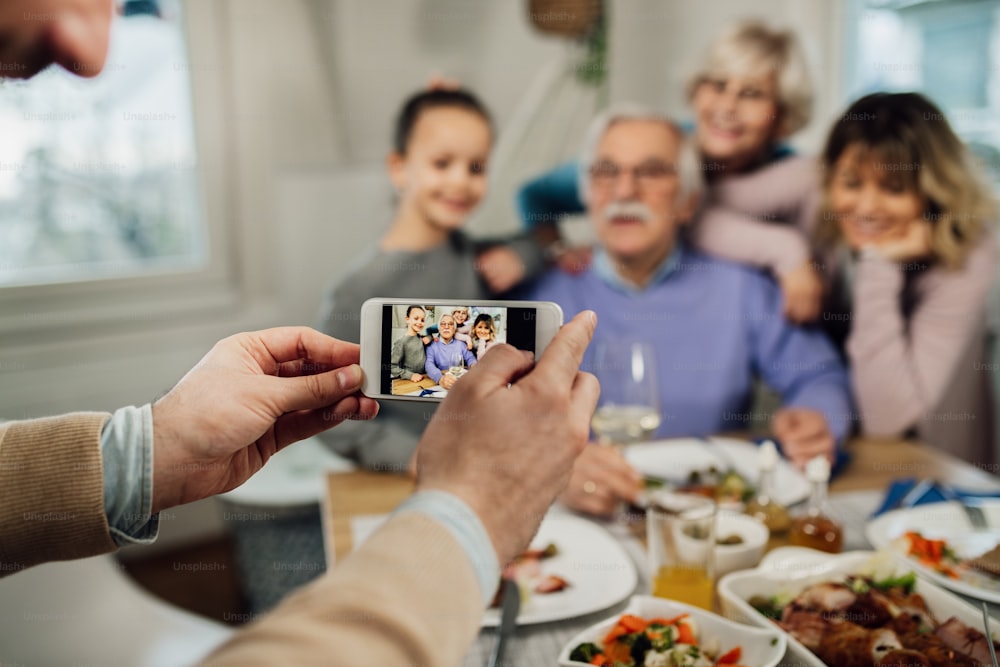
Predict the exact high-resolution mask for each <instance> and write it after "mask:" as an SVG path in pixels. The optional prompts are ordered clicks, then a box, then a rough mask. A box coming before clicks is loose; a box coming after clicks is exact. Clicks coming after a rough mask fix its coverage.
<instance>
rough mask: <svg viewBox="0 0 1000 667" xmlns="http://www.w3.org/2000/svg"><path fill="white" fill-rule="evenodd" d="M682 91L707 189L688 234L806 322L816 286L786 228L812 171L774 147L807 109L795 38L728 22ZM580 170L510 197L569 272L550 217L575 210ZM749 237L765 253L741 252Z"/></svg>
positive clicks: (572, 266) (799, 212)
mask: <svg viewBox="0 0 1000 667" xmlns="http://www.w3.org/2000/svg"><path fill="white" fill-rule="evenodd" d="M687 96H688V101H689V103H690V104H691V108H692V110H693V111H694V126H693V128H692V134H693V135H694V137H695V140H696V143H697V145H698V150H699V152H700V153H701V159H702V167H703V169H704V175H705V179H706V181H707V185H708V188H707V190H706V192H705V197H704V201H703V203H702V208H701V210H700V211H699V214H698V220H697V224H696V225H694V226H693V229H692V233H691V239H690V240H691V241H692V242H693V243H694V245H695V246H697V247H699V248H700V249H702V250H704V251H706V252H708V253H709V254H713V255H718V256H720V257H725V258H727V259H732V260H734V261H739V262H755V263H758V264H762V265H764V266H766V267H767V268H770V269H771V270H772V271H773V272H774V274H775V276H776V278H777V279H778V281H779V283H780V285H781V288H782V292H783V295H784V297H785V312H786V315H787V316H788V317H789V318H790V319H793V320H795V321H807V320H811V319H815V318H816V316H817V315H818V314H819V306H820V297H821V287H822V283H821V280H820V277H819V274H818V273H817V272H816V270H815V269H814V268H813V267H812V264H811V261H810V260H811V259H812V258H811V256H810V248H809V244H808V243H807V240H806V238H805V236H804V235H803V234H802V233H801V231H799V230H797V229H795V228H794V227H799V228H800V229H801V228H804V227H805V226H806V221H808V220H810V219H811V218H812V217H813V215H814V214H815V212H816V208H817V205H818V194H819V185H818V177H817V174H816V170H815V167H814V164H813V161H812V160H811V159H808V158H804V157H798V156H795V155H793V154H792V152H791V151H790V150H789V148H788V147H787V146H786V145H785V144H784V143H782V142H783V141H784V140H785V139H787V138H788V137H789V136H791V135H792V134H794V133H795V132H797V131H798V130H800V129H801V128H803V127H805V126H806V125H807V124H808V122H809V118H810V115H811V112H812V85H811V82H810V79H809V73H808V68H807V66H806V62H805V58H804V56H803V54H802V49H801V47H800V46H799V43H798V40H797V39H796V38H795V35H794V34H793V33H791V32H789V31H782V30H776V29H773V28H771V27H769V26H767V25H765V24H763V23H760V22H758V21H744V22H740V23H737V24H735V25H733V26H732V27H731V28H729V29H728V30H726V31H725V32H723V33H722V34H721V35H720V36H719V37H718V38H717V39H716V40H715V41H714V42H713V43H712V44H711V45H710V47H709V49H708V51H707V53H706V55H705V58H704V61H703V62H702V63H701V65H700V66H699V67H698V68H697V69H696V71H695V73H694V75H693V76H692V77H691V79H690V81H689V83H688V87H687ZM580 176H581V174H580V173H579V168H578V165H577V164H576V163H570V164H567V165H563V166H561V167H558V168H557V169H555V170H554V171H552V172H550V173H548V174H545V175H543V176H541V177H540V178H538V179H535V180H533V181H531V182H529V183H528V184H527V185H525V186H524V187H523V188H522V189H521V191H520V192H519V193H518V202H517V203H518V208H519V210H520V213H521V217H522V219H523V221H524V225H525V228H527V229H530V230H533V233H534V234H535V235H536V237H537V238H538V239H539V240H540V241H541V242H542V243H543V244H548V246H549V255H550V256H552V257H554V258H556V259H557V260H558V263H559V265H560V267H562V268H564V269H565V270H569V271H571V272H573V271H578V270H580V269H582V268H585V266H586V262H587V259H586V258H587V252H586V251H585V250H584V251H581V250H580V249H574V250H566V249H565V248H564V247H563V246H562V243H561V241H560V240H559V237H558V228H557V226H556V222H555V221H557V220H558V218H559V217H560V216H562V215H564V214H568V213H570V214H571V213H582V212H583V211H584V206H583V203H582V201H581V200H580V195H579V189H578V178H579V177H580ZM776 222H777V223H786V224H783V225H782V224H773V223H776ZM789 225H792V226H791V227H790V226H789ZM748 240H749V241H750V242H753V243H754V246H755V247H757V248H765V249H766V253H765V254H764V255H763V256H760V255H759V254H758V253H754V254H750V253H747V252H746V250H745V247H746V244H747V242H748Z"/></svg>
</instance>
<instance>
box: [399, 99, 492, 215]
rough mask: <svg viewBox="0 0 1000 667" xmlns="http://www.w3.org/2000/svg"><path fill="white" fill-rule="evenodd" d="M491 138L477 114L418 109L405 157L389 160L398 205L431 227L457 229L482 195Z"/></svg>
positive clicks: (484, 186)
mask: <svg viewBox="0 0 1000 667" xmlns="http://www.w3.org/2000/svg"><path fill="white" fill-rule="evenodd" d="M491 141H492V136H491V134H490V127H489V125H488V124H487V122H486V120H484V119H483V117H482V116H480V115H479V114H476V113H474V112H471V111H468V110H466V109H461V108H455V107H441V108H436V109H428V110H426V111H424V112H423V113H421V114H420V117H419V118H418V119H417V122H416V124H415V125H414V127H413V132H412V134H411V136H410V143H409V145H408V146H407V148H406V155H399V154H397V153H393V154H392V155H391V156H390V158H389V176H390V178H391V179H392V182H393V185H395V187H396V190H397V191H398V192H399V195H400V205H401V206H403V207H411V208H412V211H413V212H414V213H416V214H417V215H418V216H419V217H420V218H421V219H422V220H424V221H425V222H426V223H427V224H429V225H431V226H432V227H435V228H437V229H441V230H449V231H450V230H453V229H458V228H460V227H461V226H462V225H464V224H465V221H466V219H467V218H468V217H469V214H470V213H472V211H473V210H474V209H475V208H476V206H477V205H478V204H479V202H480V201H481V200H482V198H483V196H484V195H485V194H486V164H487V160H488V159H489V154H490V143H491Z"/></svg>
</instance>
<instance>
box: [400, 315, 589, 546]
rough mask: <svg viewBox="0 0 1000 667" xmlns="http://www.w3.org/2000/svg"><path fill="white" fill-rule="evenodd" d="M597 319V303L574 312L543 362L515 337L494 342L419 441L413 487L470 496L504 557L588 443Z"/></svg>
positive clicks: (526, 536) (532, 527)
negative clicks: (589, 357) (591, 349)
mask: <svg viewBox="0 0 1000 667" xmlns="http://www.w3.org/2000/svg"><path fill="white" fill-rule="evenodd" d="M596 322H597V316H596V315H595V314H594V313H593V312H591V311H585V312H583V313H580V314H579V315H577V316H576V317H575V318H573V320H572V321H571V322H569V323H568V324H567V325H566V326H564V327H562V329H561V330H560V331H559V333H558V334H556V336H555V338H554V339H553V340H552V342H551V344H549V345H548V348H547V349H546V350H545V352H544V353H543V354H542V355H541V358H540V359H539V360H538V362H537V363H535V361H534V357H533V355H531V354H530V353H528V352H524V351H520V350H516V349H514V348H513V347H511V346H509V345H499V346H497V347H496V348H495V349H494V350H491V351H490V353H489V354H488V355H486V356H485V357H484V358H483V361H482V362H481V363H478V364H476V366H475V367H473V368H471V369H469V371H468V373H466V374H465V375H464V376H463V377H462V386H463V387H464V390H463V391H460V392H452V393H450V394H448V397H447V398H446V399H445V400H444V402H443V403H442V404H441V406H440V408H439V409H438V410H437V412H436V413H435V415H434V418H433V419H432V420H431V422H430V424H429V425H428V426H427V430H426V431H425V432H424V435H423V437H422V438H421V440H420V445H419V447H418V448H417V463H416V470H417V488H418V489H421V490H427V489H436V490H441V491H447V492H449V493H452V494H454V495H456V496H458V497H459V498H461V499H462V500H463V501H465V502H466V503H467V504H468V505H469V506H470V507H471V508H472V509H473V510H474V511H475V512H476V514H478V515H479V517H480V519H481V520H482V522H483V525H484V526H485V528H486V531H487V532H488V533H489V535H490V538H491V540H492V541H493V546H494V548H495V549H496V552H497V557H498V558H499V560H500V562H501V563H506V562H508V561H510V560H511V559H512V558H513V557H514V556H515V555H517V554H518V553H519V552H520V551H521V550H522V549H524V547H526V546H527V544H528V542H529V541H530V540H531V537H532V535H534V534H535V531H536V530H537V529H538V524H539V523H540V522H541V520H542V517H543V516H544V515H545V513H546V511H548V508H549V506H550V505H551V504H552V501H553V500H554V499H555V497H556V496H557V495H558V494H559V493H560V492H561V491H562V489H563V488H564V487H565V486H566V482H567V481H568V480H569V475H570V471H571V469H572V466H573V461H574V460H575V459H576V457H577V456H578V455H579V454H580V452H581V451H582V450H583V448H584V446H585V445H586V444H587V438H588V437H589V435H590V417H591V415H592V414H593V413H594V408H595V407H596V405H597V397H598V394H599V393H600V387H599V385H598V383H597V378H595V377H594V376H593V375H591V374H589V373H583V372H581V371H580V370H579V368H580V363H581V361H582V359H583V354H584V351H585V350H586V349H587V345H588V344H589V343H590V339H591V337H592V336H593V333H594V327H595V325H596ZM515 417H516V418H515ZM539 442H544V443H545V446H544V447H538V443H539Z"/></svg>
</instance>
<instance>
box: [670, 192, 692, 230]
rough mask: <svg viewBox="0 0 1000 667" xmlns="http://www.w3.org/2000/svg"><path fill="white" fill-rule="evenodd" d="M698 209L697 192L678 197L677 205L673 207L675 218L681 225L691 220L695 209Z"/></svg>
mask: <svg viewBox="0 0 1000 667" xmlns="http://www.w3.org/2000/svg"><path fill="white" fill-rule="evenodd" d="M697 210H698V193H696V192H692V193H691V194H689V195H687V196H686V197H679V198H678V201H677V206H676V207H674V216H675V219H676V220H677V221H678V222H679V223H680V224H682V225H686V224H687V223H689V222H691V218H693V217H694V213H695V211H697Z"/></svg>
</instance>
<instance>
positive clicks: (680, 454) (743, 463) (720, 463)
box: [625, 438, 809, 506]
mask: <svg viewBox="0 0 1000 667" xmlns="http://www.w3.org/2000/svg"><path fill="white" fill-rule="evenodd" d="M707 440H708V443H706V442H705V441H704V440H699V439H698V438H674V439H670V440H656V441H654V442H644V443H641V444H638V445H631V446H630V447H627V448H626V449H625V458H626V459H627V460H628V462H629V463H630V464H632V466H633V467H634V468H635V469H636V470H638V471H639V472H641V473H643V474H644V475H649V476H651V477H662V478H664V479H670V480H677V481H683V480H685V479H686V478H687V476H688V475H689V474H690V473H692V472H694V471H695V470H707V469H708V468H710V467H711V466H715V467H716V468H718V469H719V470H729V469H734V470H735V471H736V472H738V473H739V474H740V475H741V476H742V477H743V478H744V479H746V480H747V481H749V482H750V483H751V484H754V485H756V484H757V478H758V477H759V475H758V466H757V445H755V444H753V443H752V442H748V441H746V440H734V439H731V438H708V439H707ZM774 478H775V479H774V482H775V483H774V486H775V495H776V496H777V500H778V502H779V503H781V504H782V505H786V506H787V505H794V504H795V503H798V502H801V501H803V500H805V499H806V498H808V497H809V482H808V481H807V480H806V478H805V477H804V476H803V475H802V473H800V472H799V471H798V469H797V468H795V466H793V465H792V464H790V463H788V462H787V461H785V460H784V459H782V460H780V461H779V462H778V467H777V468H776V469H775V474H774Z"/></svg>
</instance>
